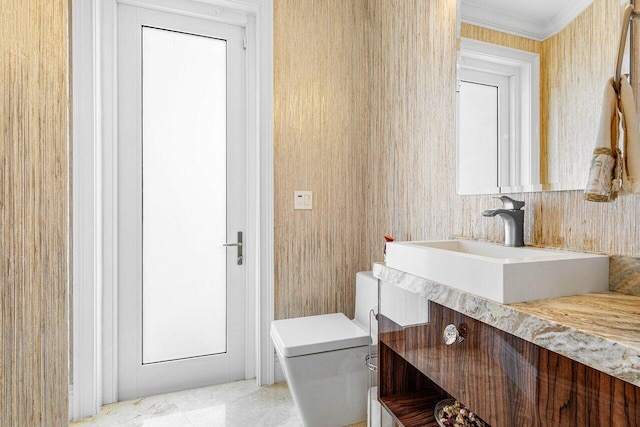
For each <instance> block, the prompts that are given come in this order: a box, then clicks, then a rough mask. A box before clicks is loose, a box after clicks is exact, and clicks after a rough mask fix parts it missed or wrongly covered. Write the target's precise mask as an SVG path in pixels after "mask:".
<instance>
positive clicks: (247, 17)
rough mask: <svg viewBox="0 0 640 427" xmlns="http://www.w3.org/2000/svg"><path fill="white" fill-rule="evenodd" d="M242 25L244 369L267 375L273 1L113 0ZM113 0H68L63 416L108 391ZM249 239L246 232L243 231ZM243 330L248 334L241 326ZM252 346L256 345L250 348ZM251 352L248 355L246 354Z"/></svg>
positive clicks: (113, 208) (113, 226)
mask: <svg viewBox="0 0 640 427" xmlns="http://www.w3.org/2000/svg"><path fill="white" fill-rule="evenodd" d="M121 2H122V3H125V2H126V3H128V4H130V3H136V5H139V6H140V5H144V7H153V6H154V5H155V7H157V8H160V9H162V10H165V11H166V10H167V8H170V9H172V10H174V11H175V5H176V4H178V5H179V6H180V7H181V8H182V6H189V7H190V9H187V10H188V11H187V12H186V13H189V14H197V15H202V14H205V15H207V14H208V15H209V16H210V18H211V19H213V20H217V21H221V22H228V23H234V24H236V25H237V24H238V22H237V19H238V16H240V15H243V16H244V21H243V25H245V26H246V28H247V65H248V81H249V83H248V87H247V92H248V99H247V105H248V106H249V107H250V108H249V109H248V111H249V113H248V117H247V123H248V125H247V126H248V128H247V135H248V137H249V143H248V149H247V153H248V154H247V167H248V172H249V184H248V195H247V206H248V211H249V213H248V227H247V237H246V241H247V242H249V241H253V242H256V244H255V245H250V246H249V247H248V248H247V249H249V250H248V251H247V252H246V257H247V258H249V257H250V258H251V259H253V260H254V262H253V263H252V266H253V267H252V268H250V269H249V270H248V271H247V275H248V277H249V281H250V283H252V286H253V289H254V290H255V293H254V298H253V299H252V300H250V301H249V302H248V305H247V308H248V311H251V313H253V314H254V316H253V319H251V321H250V322H248V323H247V324H248V325H250V324H251V325H253V326H254V334H253V338H248V342H247V359H248V360H247V362H248V363H247V366H248V368H247V372H246V377H247V378H253V377H256V380H257V382H258V384H259V385H266V384H272V383H273V379H274V374H273V366H274V358H273V345H272V343H271V340H270V338H269V325H270V323H271V320H273V316H274V314H273V313H274V302H273V298H274V295H273V0H200V1H199V2H189V1H186V0H121ZM117 5H118V0H72V14H73V16H72V19H73V32H72V46H73V48H72V49H73V51H72V60H73V81H72V86H73V97H74V98H73V124H72V126H73V130H72V132H73V165H74V168H73V190H72V191H73V195H72V198H73V209H74V212H73V255H72V256H73V313H72V314H71V316H72V319H73V324H72V325H73V340H74V343H73V348H74V352H73V379H72V381H73V388H72V394H71V399H70V405H71V410H70V416H71V418H72V419H77V418H81V417H85V416H89V415H93V414H95V413H96V412H97V411H98V409H99V407H100V406H101V405H102V404H106V403H112V402H116V401H117V400H118V396H117V390H118V387H117V377H118V375H117V372H118V366H117V354H118V348H117V329H118V325H117V303H116V302H117V287H116V286H114V285H115V280H114V279H115V278H116V277H117V271H118V266H117V256H116V254H117V248H118V246H117V244H118V242H117V239H116V236H115V233H114V231H115V230H117V223H116V220H117V215H116V213H117V208H118V206H117V194H116V188H117V185H116V184H117V181H116V180H117V173H115V171H116V170H117V169H115V166H117V165H116V164H115V159H117V151H116V144H113V143H112V142H113V141H114V137H115V135H117V123H116V120H115V118H116V117H117V114H116V110H115V108H116V107H115V106H116V105H117V104H116V98H115V93H116V89H117V86H116V84H115V78H116V72H115V70H116V68H115V67H116V64H115V58H116V57H117V56H116V46H117V43H116V35H117V33H116V29H117V19H116V17H117V14H116V10H117ZM249 239H250V240H249ZM248 336H250V335H249V334H248ZM256 349H257V351H256ZM252 354H254V355H255V357H254V356H252Z"/></svg>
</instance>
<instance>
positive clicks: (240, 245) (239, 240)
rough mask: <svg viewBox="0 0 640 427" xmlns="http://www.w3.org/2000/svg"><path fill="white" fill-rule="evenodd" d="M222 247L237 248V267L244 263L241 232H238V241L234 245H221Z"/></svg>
mask: <svg viewBox="0 0 640 427" xmlns="http://www.w3.org/2000/svg"><path fill="white" fill-rule="evenodd" d="M222 246H227V247H229V246H235V247H237V248H238V259H237V261H238V265H242V262H243V261H244V259H243V257H242V231H238V241H237V242H236V243H223V244H222Z"/></svg>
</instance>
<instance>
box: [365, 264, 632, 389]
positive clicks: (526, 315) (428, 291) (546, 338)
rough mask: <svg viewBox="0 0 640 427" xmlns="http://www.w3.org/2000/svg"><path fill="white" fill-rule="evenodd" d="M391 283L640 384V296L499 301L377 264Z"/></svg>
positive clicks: (377, 269) (603, 294)
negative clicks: (512, 302)
mask: <svg viewBox="0 0 640 427" xmlns="http://www.w3.org/2000/svg"><path fill="white" fill-rule="evenodd" d="M373 275H374V276H375V277H377V278H379V279H381V280H383V281H385V282H387V283H391V284H393V285H395V286H398V287H400V288H402V289H405V290H408V291H410V292H413V293H416V294H419V295H421V296H423V297H424V298H426V299H428V300H431V301H433V302H436V303H438V304H441V305H443V306H445V307H448V308H450V309H453V310H456V311H458V312H460V313H462V314H465V315H467V316H469V317H472V318H474V319H476V320H479V321H481V322H483V323H486V324H488V325H491V326H493V327H495V328H498V329H500V330H502V331H505V332H508V333H510V334H513V335H515V336H517V337H519V338H522V339H524V340H526V341H529V342H532V343H534V344H537V345H539V346H540V347H543V348H545V349H548V350H551V351H554V352H556V353H558V354H561V355H563V356H566V357H568V358H570V359H573V360H575V361H578V362H580V363H583V364H585V365H587V366H590V367H592V368H594V369H597V370H599V371H602V372H605V373H607V374H609V375H611V376H614V377H616V378H620V379H622V380H624V381H627V382H629V383H631V384H634V385H636V386H640V296H634V295H625V294H622V293H619V292H598V293H591V294H584V295H576V296H570V297H560V298H551V299H546V300H538V301H531V302H525V303H515V304H500V303H497V302H494V301H491V300H487V299H485V298H482V297H478V296H476V295H472V294H469V293H466V292H462V291H459V290H457V289H455V288H451V287H449V286H445V285H442V284H439V283H435V282H431V281H429V280H426V279H423V278H420V277H416V276H413V275H410V274H407V273H404V272H402V271H398V270H394V269H392V268H389V267H386V266H385V265H384V264H381V263H376V264H374V265H373Z"/></svg>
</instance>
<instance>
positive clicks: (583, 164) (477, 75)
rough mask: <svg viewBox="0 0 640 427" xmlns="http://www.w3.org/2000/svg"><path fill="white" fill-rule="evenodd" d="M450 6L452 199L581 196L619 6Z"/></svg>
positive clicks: (582, 1) (561, 2)
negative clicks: (453, 24)
mask: <svg viewBox="0 0 640 427" xmlns="http://www.w3.org/2000/svg"><path fill="white" fill-rule="evenodd" d="M460 3H461V10H460V11H459V12H460V13H459V14H458V16H459V17H460V20H461V24H460V30H459V36H460V44H459V46H460V49H459V53H458V87H457V90H458V109H457V121H458V133H457V143H456V151H457V174H456V176H457V191H458V194H492V193H513V192H527V191H549V190H551V191H554V190H578V189H582V188H584V185H585V183H586V179H587V176H588V170H589V164H590V161H591V154H592V152H593V148H594V145H595V141H596V139H595V138H596V134H597V123H598V121H599V116H600V111H601V102H602V93H603V90H604V87H605V84H606V82H607V80H608V78H609V77H610V76H611V75H612V74H613V71H614V68H615V61H616V54H617V45H618V42H619V40H618V39H617V38H618V37H619V32H620V28H619V25H618V24H619V21H620V17H621V14H622V8H621V4H622V5H624V4H626V3H627V2H623V1H621V0H536V1H530V0H461V2H460ZM470 46H471V47H470ZM478 46H479V47H478ZM474 49H475V50H474ZM483 49H484V51H483ZM500 50H502V51H503V52H504V51H506V52H511V54H513V55H515V57H512V58H508V57H504V56H501V55H502V54H501V53H497V52H499V51H500ZM527 57H529V59H526V58H527ZM491 58H499V59H498V60H493V62H492V60H491ZM536 58H537V59H536ZM496 61H497V63H496ZM627 62H628V61H627ZM536 63H537V65H536ZM518 64H528V65H518ZM536 66H537V67H538V68H539V70H538V72H539V77H535V75H534V74H533V73H534V71H535V68H536ZM518 69H520V71H518ZM626 69H628V65H627V68H626ZM483 73H484V75H483ZM526 79H529V83H526V82H525V83H524V86H522V85H523V80H526ZM507 89H508V90H507ZM505 90H507V92H508V94H505ZM509 90H510V92H509ZM536 99H538V102H537V104H536V101H535V100H536ZM483 141H484V142H483Z"/></svg>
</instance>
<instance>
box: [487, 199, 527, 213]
mask: <svg viewBox="0 0 640 427" xmlns="http://www.w3.org/2000/svg"><path fill="white" fill-rule="evenodd" d="M494 199H500V200H501V201H502V206H503V207H504V208H505V209H513V210H518V209H522V208H523V207H524V202H521V201H520V200H513V199H512V198H511V197H509V196H500V197H494Z"/></svg>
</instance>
